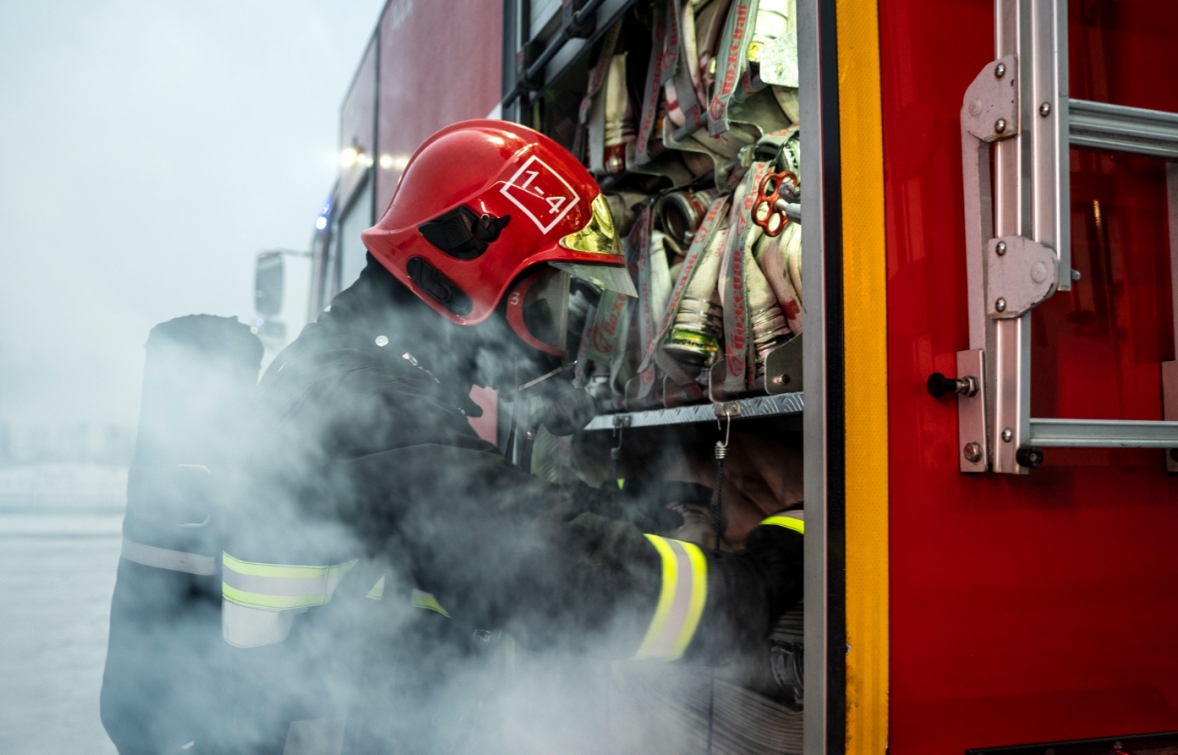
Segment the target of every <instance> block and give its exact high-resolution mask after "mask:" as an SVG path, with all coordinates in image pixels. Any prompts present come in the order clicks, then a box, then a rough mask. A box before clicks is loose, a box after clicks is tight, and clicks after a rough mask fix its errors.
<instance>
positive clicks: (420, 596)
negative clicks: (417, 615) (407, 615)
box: [410, 590, 450, 619]
mask: <svg viewBox="0 0 1178 755" xmlns="http://www.w3.org/2000/svg"><path fill="white" fill-rule="evenodd" d="M410 603H411V604H412V606H413V607H414V608H424V609H426V610H427V611H437V612H438V613H440V614H442V615H443V616H445V617H446V618H447V619H448V618H450V614H449V613H447V612H446V609H445V608H442V604H441V603H439V602H438V599H437V598H435V597H434V596H433V595H430V594H429V593H428V592H425V591H424V590H414V591H413V597H412V599H411V600H410Z"/></svg>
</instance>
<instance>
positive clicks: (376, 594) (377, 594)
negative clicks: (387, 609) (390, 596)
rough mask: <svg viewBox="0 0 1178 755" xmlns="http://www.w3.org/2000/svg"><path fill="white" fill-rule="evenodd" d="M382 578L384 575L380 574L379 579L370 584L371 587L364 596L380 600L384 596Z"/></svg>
mask: <svg viewBox="0 0 1178 755" xmlns="http://www.w3.org/2000/svg"><path fill="white" fill-rule="evenodd" d="M384 578H385V575H383V574H382V575H380V579H378V580H376V584H375V585H373V586H372V589H371V590H369V591H368V594H367V595H365V596H364V597H366V598H368V599H369V600H380V599H382V598H384Z"/></svg>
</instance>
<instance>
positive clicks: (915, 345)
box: [848, 0, 1178, 755]
mask: <svg viewBox="0 0 1178 755" xmlns="http://www.w3.org/2000/svg"><path fill="white" fill-rule="evenodd" d="M1070 5H1071V7H1070V8H1069V15H1070V19H1071V20H1070V47H1071V50H1070V70H1071V81H1070V93H1071V96H1072V97H1075V98H1082V99H1091V100H1100V101H1108V102H1114V103H1117V104H1125V105H1134V106H1138V107H1149V108H1156V109H1159V110H1167V111H1171V112H1178V88H1176V87H1174V86H1173V85H1172V81H1173V75H1172V74H1173V73H1174V71H1175V67H1176V66H1175V59H1174V57H1173V54H1172V52H1171V50H1172V48H1173V40H1174V39H1176V38H1178V6H1174V5H1172V4H1167V3H1157V2H1154V3H1145V2H1114V1H1113V0H1091V1H1089V0H1086V1H1085V2H1072V3H1071V4H1070ZM880 27H881V28H880V32H881V34H880V42H881V63H882V79H883V90H882V102H883V120H884V168H885V185H884V187H883V190H884V191H885V197H886V210H887V248H888V252H887V260H888V312H887V317H888V333H889V364H888V370H889V375H888V380H889V389H888V397H889V435H890V439H889V444H890V449H889V451H890V459H891V461H890V509H891V521H890V543H891V545H890V570H891V572H890V577H891V621H890V623H891V635H890V643H891V672H890V680H891V684H890V686H891V694H890V719H891V723H890V752H891V754H892V755H916V754H923V753H928V754H929V755H931V754H932V753H938V754H942V755H943V754H944V753H961V752H963V751H964V750H965V749H967V748H970V747H983V746H997V745H1012V744H1024V743H1032V742H1044V741H1051V740H1059V739H1075V738H1084V737H1097V736H1115V735H1123V734H1131V733H1143V732H1151V731H1163V730H1175V729H1178V631H1176V630H1175V627H1178V558H1175V557H1174V555H1173V548H1174V545H1173V544H1174V540H1175V533H1178V478H1176V477H1172V476H1169V475H1167V473H1166V471H1165V466H1164V463H1163V452H1162V451H1159V450H1149V449H1055V448H1049V449H1045V455H1046V462H1045V463H1044V465H1043V466H1042V467H1041V468H1039V469H1037V470H1034V471H1033V472H1032V473H1031V474H1029V475H1026V476H1020V477H1016V476H1009V475H993V474H987V475H977V476H972V475H964V474H961V473H960V472H958V470H957V453H956V444H957V410H956V402H954V401H951V400H944V401H936V400H934V399H933V398H931V397H930V396H929V395H928V393H927V392H926V391H925V387H924V382H925V379H926V378H927V376H928V375H929V374H930V373H931V372H934V371H941V372H944V373H945V374H947V375H953V374H955V371H956V367H955V353H956V352H957V351H958V350H959V349H965V348H968V346H969V334H968V325H967V319H966V318H967V303H966V294H967V291H966V269H965V250H964V234H965V230H964V221H963V196H962V171H961V146H960V145H961V142H960V137H959V120H958V116H959V111H960V108H961V101H962V96H963V94H964V92H965V89H966V87H967V86H968V85H969V83H970V81H971V80H972V79H973V77H974V76H975V75H976V74H977V72H978V71H979V70H980V69H981V67H982V66H983V65H984V64H985V63H987V62H988V61H990V60H992V58H993V48H994V42H993V28H994V18H993V2H992V1H991V0H954V1H953V2H946V0H881V2H880ZM1166 209H1167V205H1166V193H1165V171H1164V166H1163V163H1162V162H1161V161H1151V160H1146V159H1142V158H1130V157H1128V156H1123V155H1117V156H1110V155H1105V154H1098V153H1091V152H1082V151H1073V152H1072V233H1073V243H1072V248H1073V255H1074V257H1073V263H1072V264H1073V266H1074V267H1075V268H1077V269H1078V270H1079V271H1080V272H1081V274H1082V276H1083V277H1082V279H1081V280H1080V281H1079V282H1077V283H1076V284H1074V288H1073V290H1072V291H1070V292H1061V293H1057V294H1055V296H1054V297H1053V298H1051V299H1050V300H1049V301H1048V302H1047V303H1046V304H1044V305H1043V306H1042V307H1040V308H1039V309H1037V310H1036V311H1035V313H1034V320H1033V346H1032V350H1033V356H1032V362H1031V364H1032V382H1033V392H1032V416H1040V417H1076V418H1122V417H1123V418H1140V419H1154V420H1157V419H1161V418H1162V409H1161V389H1160V367H1159V362H1160V361H1163V360H1170V359H1173V358H1174V354H1173V346H1172V344H1173V333H1172V325H1171V323H1172V316H1171V294H1170V263H1169V258H1170V252H1169V242H1168V238H1169V236H1168V233H1169V230H1168V227H1167V219H1166V216H1167V212H1166ZM848 389H849V390H853V386H848ZM848 421H854V418H853V417H852V418H848Z"/></svg>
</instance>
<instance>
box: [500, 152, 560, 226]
mask: <svg viewBox="0 0 1178 755" xmlns="http://www.w3.org/2000/svg"><path fill="white" fill-rule="evenodd" d="M500 191H501V192H502V193H503V195H504V196H505V197H507V198H508V199H510V200H511V202H512V203H513V204H514V205H515V206H516V207H519V208H520V209H521V210H523V211H524V214H526V215H527V216H528V217H529V218H531V220H532V222H533V223H535V224H536V227H537V228H539V229H540V231H541V232H542V233H548V232H549V231H551V230H552V229H553V227H554V226H556V224H557V223H559V222H560V221H561V219H562V218H564V216H565V215H567V214H568V212H569V210H571V209H572V208H573V206H574V205H576V204H577V202H579V201H580V197H578V196H577V193H576V192H575V191H573V187H572V186H570V185H569V182H568V181H566V180H565V179H564V178H562V177H561V176H560V174H559V173H557V172H556V171H555V170H553V169H552V168H551V167H550V166H549V165H548V164H547V163H545V162H544V161H543V160H541V159H539V158H537V157H534V156H533V157H529V158H528V160H527V162H525V163H524V164H523V165H522V166H521V167H520V169H519V170H517V171H516V172H515V175H513V176H512V177H511V179H510V180H509V181H508V182H507V183H506V184H504V185H503V188H502V189H500Z"/></svg>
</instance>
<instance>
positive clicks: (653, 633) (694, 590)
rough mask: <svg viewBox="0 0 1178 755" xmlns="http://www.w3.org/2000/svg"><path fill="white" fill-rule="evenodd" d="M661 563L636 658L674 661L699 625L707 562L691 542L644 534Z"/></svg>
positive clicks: (706, 592) (705, 594)
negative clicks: (659, 583) (650, 615)
mask: <svg viewBox="0 0 1178 755" xmlns="http://www.w3.org/2000/svg"><path fill="white" fill-rule="evenodd" d="M646 538H647V540H649V541H650V543H651V545H653V546H654V548H655V550H657V551H658V553H659V557H660V559H661V560H662V566H663V584H662V588H661V589H660V591H659V599H658V604H657V605H656V606H655V611H654V618H652V619H651V622H650V626H649V627H648V628H647V630H646V636H645V637H644V638H643V640H642V645H641V646H640V647H639V648H638V652H637V653H636V654H635V656H634V657H635V658H659V659H661V660H666V661H673V660H675V659H676V658H679V657H680V656H681V655H683V652H684V651H685V650H686V649H687V646H688V644H690V643H691V638H692V637H693V636H695V630H696V628H698V627H699V620H700V617H701V616H702V615H703V610H704V605H705V604H706V603H707V598H708V581H707V577H708V562H707V559H706V558H705V557H704V554H703V551H701V550H700V549H699V547H698V546H696V545H694V544H692V543H685V542H682V541H679V540H668V539H666V538H662V537H659V536H658V535H647V536H646Z"/></svg>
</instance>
